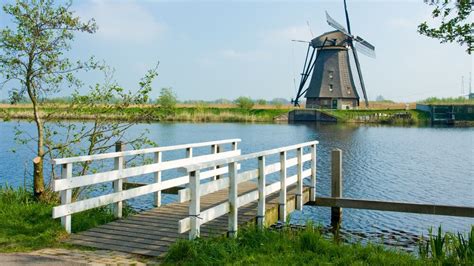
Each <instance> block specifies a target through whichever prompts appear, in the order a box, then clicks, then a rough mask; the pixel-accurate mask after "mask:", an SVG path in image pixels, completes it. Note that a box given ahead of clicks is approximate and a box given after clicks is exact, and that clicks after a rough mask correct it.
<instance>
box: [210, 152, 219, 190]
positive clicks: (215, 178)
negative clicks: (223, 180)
mask: <svg viewBox="0 0 474 266" xmlns="http://www.w3.org/2000/svg"><path fill="white" fill-rule="evenodd" d="M211 153H212V154H217V153H219V145H216V144H214V145H211ZM217 168H219V166H214V167H212V169H213V170H216V169H217ZM215 180H217V175H215V176H213V177H211V181H215Z"/></svg>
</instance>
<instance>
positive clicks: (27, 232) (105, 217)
mask: <svg viewBox="0 0 474 266" xmlns="http://www.w3.org/2000/svg"><path fill="white" fill-rule="evenodd" d="M52 208H53V203H40V202H37V201H35V200H34V199H33V196H32V193H30V192H28V191H25V190H24V189H17V190H14V189H12V188H9V187H0V252H26V251H31V250H36V249H41V248H47V247H63V248H68V247H70V246H68V245H67V244H64V243H61V240H62V239H64V238H66V237H67V233H66V231H65V230H64V229H63V228H62V226H61V222H60V220H59V219H56V220H53V219H52V218H51V214H52ZM127 213H128V212H127V211H126V212H125V214H127ZM113 220H115V218H114V216H113V213H112V211H111V210H110V208H105V207H104V208H97V209H92V210H89V211H85V212H82V213H78V214H75V215H73V217H72V231H73V232H80V231H84V230H87V229H89V228H92V227H96V226H98V225H101V224H104V223H108V222H111V221H113ZM0 264H1V263H0Z"/></svg>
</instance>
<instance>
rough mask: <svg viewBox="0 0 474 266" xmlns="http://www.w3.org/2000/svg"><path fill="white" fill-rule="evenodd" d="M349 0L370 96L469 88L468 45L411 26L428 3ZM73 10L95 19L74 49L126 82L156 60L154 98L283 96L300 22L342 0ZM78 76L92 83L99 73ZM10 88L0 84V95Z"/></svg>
mask: <svg viewBox="0 0 474 266" xmlns="http://www.w3.org/2000/svg"><path fill="white" fill-rule="evenodd" d="M348 5H349V15H350V18H351V26H352V31H353V32H354V33H355V34H357V35H359V36H361V37H363V38H364V39H366V40H368V41H369V42H371V43H372V44H373V45H375V46H376V52H377V58H376V59H372V58H368V57H365V56H361V58H360V60H361V64H362V70H363V74H364V79H365V81H366V87H367V90H368V94H369V99H374V98H375V97H376V96H377V95H383V96H384V97H385V98H386V99H392V100H395V101H414V100H418V99H423V98H426V97H428V96H438V97H448V96H459V95H460V94H461V76H463V75H464V76H465V80H466V84H465V90H467V87H468V85H467V80H468V76H469V72H470V71H473V58H472V56H468V55H467V53H466V52H465V51H464V49H465V48H463V47H460V46H458V45H457V44H439V42H438V41H437V40H434V39H429V38H427V37H424V36H420V35H419V34H418V33H417V32H416V26H417V25H418V24H419V23H420V22H422V21H424V20H430V12H431V9H432V7H430V6H428V5H426V4H424V3H423V1H422V0H412V1H408V0H406V1H375V0H373V1H351V0H348ZM73 10H75V11H76V13H77V14H78V15H80V16H81V17H82V18H83V19H89V18H92V17H93V18H95V19H96V21H97V24H98V25H99V30H98V32H97V33H96V34H94V35H82V34H81V35H78V36H77V38H76V40H75V42H74V44H73V49H72V51H71V53H70V55H71V56H72V57H73V58H82V59H86V58H87V57H88V56H90V55H94V56H96V57H97V58H98V59H103V60H105V61H106V62H107V63H108V64H109V65H111V66H112V67H114V68H115V69H116V79H117V81H118V82H119V84H121V85H122V86H123V87H125V88H129V89H132V90H133V89H135V88H136V87H137V85H136V84H137V82H138V80H139V79H140V77H141V76H143V74H144V73H145V71H146V70H147V69H149V68H151V67H153V66H154V65H155V64H156V62H157V61H160V66H159V69H158V71H159V77H158V79H157V80H156V82H155V83H154V91H153V93H152V97H153V98H155V97H157V96H158V94H159V90H160V88H162V87H172V88H173V89H174V91H175V92H176V93H177V95H178V97H179V99H181V100H189V99H202V100H212V99H217V98H228V99H234V98H237V97H238V96H242V95H243V96H250V97H252V98H264V99H272V98H276V97H283V98H287V99H290V98H292V97H294V94H295V85H294V79H296V83H298V82H299V73H300V72H301V68H302V65H303V63H304V57H305V53H306V46H305V44H302V43H294V42H291V41H290V40H291V39H302V40H310V39H311V33H310V30H309V28H308V26H307V21H309V24H310V26H311V31H312V32H313V33H314V36H318V35H320V34H322V33H323V32H326V31H330V30H332V28H331V27H330V26H329V25H327V24H326V20H325V13H324V12H325V11H326V10H327V11H328V12H329V13H330V14H331V16H332V17H333V18H335V19H336V20H338V21H339V22H341V24H345V23H344V10H343V4H342V0H337V1H336V0H333V1H287V2H282V1H278V2H276V1H206V2H204V1H166V2H164V1H99V0H81V1H78V0H76V1H75V2H74V4H73ZM5 24H9V22H8V17H6V15H5V14H3V13H2V15H1V17H0V25H2V26H3V25H5ZM473 72H474V71H473ZM80 76H81V78H83V79H84V80H85V81H86V82H89V83H91V82H94V81H96V80H97V78H98V76H97V75H94V74H90V73H88V74H85V75H80ZM83 90H84V91H85V90H86V88H84V89H83ZM68 93H69V92H63V93H62V95H67V94H68ZM7 95H8V94H7V92H6V90H5V89H3V90H2V91H0V98H5V97H6V96H7Z"/></svg>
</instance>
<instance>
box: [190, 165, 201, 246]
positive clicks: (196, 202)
mask: <svg viewBox="0 0 474 266" xmlns="http://www.w3.org/2000/svg"><path fill="white" fill-rule="evenodd" d="M199 175H200V172H199V170H197V171H193V172H191V173H189V189H190V190H191V202H190V203H189V218H190V220H191V230H190V231H189V239H190V240H193V239H196V238H198V237H199V231H200V226H201V225H200V221H199V220H200V218H199V215H200V214H201V195H200V189H199V187H200V177H199Z"/></svg>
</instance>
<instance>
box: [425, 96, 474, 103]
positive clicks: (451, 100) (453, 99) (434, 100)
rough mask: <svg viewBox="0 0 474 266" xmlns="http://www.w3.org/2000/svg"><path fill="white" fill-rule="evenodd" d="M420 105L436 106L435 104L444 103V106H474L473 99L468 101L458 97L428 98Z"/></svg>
mask: <svg viewBox="0 0 474 266" xmlns="http://www.w3.org/2000/svg"><path fill="white" fill-rule="evenodd" d="M420 103H427V104H436V103H445V104H450V103H466V104H474V99H468V98H466V97H464V96H459V97H449V98H437V97H429V98H426V99H424V100H422V101H420Z"/></svg>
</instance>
